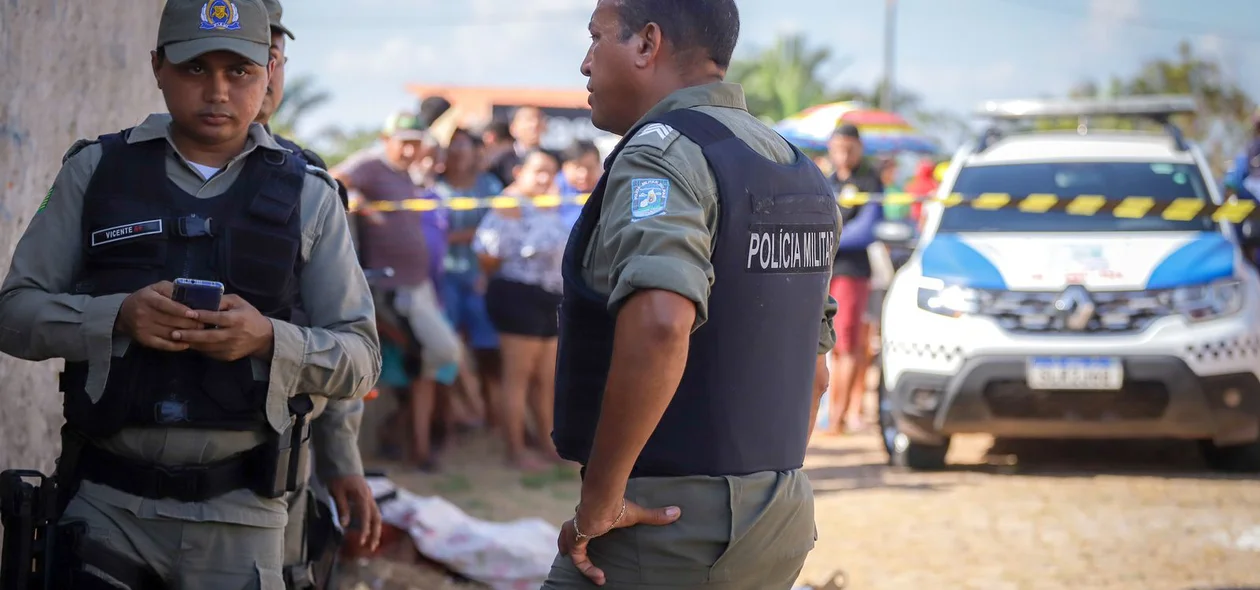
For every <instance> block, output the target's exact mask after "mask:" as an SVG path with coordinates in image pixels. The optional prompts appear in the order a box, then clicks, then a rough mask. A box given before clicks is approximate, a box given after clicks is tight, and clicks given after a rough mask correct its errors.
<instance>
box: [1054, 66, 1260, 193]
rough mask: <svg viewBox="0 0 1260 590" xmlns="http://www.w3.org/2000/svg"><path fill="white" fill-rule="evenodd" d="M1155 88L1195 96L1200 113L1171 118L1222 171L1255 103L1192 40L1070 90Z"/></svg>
mask: <svg viewBox="0 0 1260 590" xmlns="http://www.w3.org/2000/svg"><path fill="white" fill-rule="evenodd" d="M1156 94H1178V95H1189V96H1193V97H1194V98H1195V99H1196V101H1197V102H1198V108H1199V111H1198V113H1196V114H1194V115H1186V116H1178V117H1175V118H1174V120H1173V122H1174V123H1176V124H1177V125H1178V126H1180V127H1181V128H1182V130H1183V131H1185V133H1186V135H1187V136H1188V137H1189V138H1191V139H1193V140H1195V141H1198V142H1200V143H1201V144H1202V145H1203V148H1204V151H1205V152H1206V153H1207V156H1208V159H1209V161H1210V162H1211V163H1212V165H1213V167H1214V168H1216V172H1218V173H1219V172H1221V171H1222V169H1223V167H1224V166H1225V165H1226V162H1227V161H1228V159H1229V157H1230V156H1231V155H1232V153H1233V152H1234V151H1236V150H1238V149H1239V147H1240V146H1241V144H1242V143H1243V141H1245V139H1246V137H1247V136H1248V134H1249V131H1248V127H1249V126H1248V124H1247V121H1248V119H1249V117H1250V116H1251V113H1252V112H1253V111H1254V110H1255V108H1256V104H1255V101H1254V100H1252V98H1251V97H1250V96H1248V95H1247V93H1246V92H1245V91H1243V90H1242V88H1240V87H1239V86H1238V84H1237V83H1236V82H1234V81H1233V80H1231V79H1230V77H1229V76H1228V75H1227V73H1226V72H1225V70H1224V68H1223V67H1222V66H1221V64H1220V63H1217V62H1216V61H1213V60H1212V59H1210V58H1208V57H1206V56H1203V55H1200V54H1197V53H1195V51H1194V48H1193V46H1192V45H1191V44H1190V43H1189V42H1186V41H1183V42H1182V43H1180V44H1179V45H1178V47H1177V52H1176V55H1175V57H1173V58H1172V59H1163V58H1160V59H1152V60H1149V61H1147V62H1146V63H1145V64H1143V65H1142V67H1141V68H1139V69H1138V71H1137V72H1135V73H1133V74H1131V75H1129V76H1113V77H1112V78H1111V79H1110V80H1108V81H1107V82H1106V83H1105V84H1099V83H1097V82H1094V81H1086V82H1083V83H1081V84H1079V85H1077V86H1076V87H1075V88H1073V89H1072V90H1071V91H1070V92H1069V93H1068V95H1069V96H1070V97H1074V98H1107V97H1123V96H1149V95H1156ZM1077 125H1078V121H1076V120H1075V119H1072V120H1064V121H1053V122H1045V123H1043V124H1042V126H1043V127H1046V128H1056V129H1074V128H1076V126H1077ZM1091 125H1096V126H1100V127H1103V126H1105V127H1107V128H1112V129H1135V128H1145V127H1149V126H1150V125H1151V124H1150V123H1144V122H1140V121H1134V120H1115V119H1109V118H1106V117H1103V118H1099V119H1098V120H1097V121H1096V122H1091Z"/></svg>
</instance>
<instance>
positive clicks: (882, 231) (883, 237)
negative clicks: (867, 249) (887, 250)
mask: <svg viewBox="0 0 1260 590" xmlns="http://www.w3.org/2000/svg"><path fill="white" fill-rule="evenodd" d="M874 233H875V239H876V240H879V241H881V242H883V243H885V244H889V245H893V246H908V245H910V244H912V243H913V242H914V239H915V235H914V234H915V230H914V226H913V225H910V224H909V223H906V222H903V221H881V222H879V223H876V224H875V227H874Z"/></svg>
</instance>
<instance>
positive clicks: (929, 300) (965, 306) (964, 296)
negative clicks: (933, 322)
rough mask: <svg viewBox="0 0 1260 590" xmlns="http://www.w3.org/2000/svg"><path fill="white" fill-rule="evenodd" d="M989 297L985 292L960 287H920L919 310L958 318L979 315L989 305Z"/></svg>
mask: <svg viewBox="0 0 1260 590" xmlns="http://www.w3.org/2000/svg"><path fill="white" fill-rule="evenodd" d="M988 295H989V294H988V293H986V292H984V291H980V290H977V289H972V288H969V287H962V286H959V285H946V286H942V287H939V288H934V287H919V309H922V310H924V311H930V312H932V313H939V314H941V315H944V316H950V317H955V318H956V317H960V316H963V315H965V314H973V313H979V311H980V310H981V309H983V308H984V307H985V306H986V305H987V303H988Z"/></svg>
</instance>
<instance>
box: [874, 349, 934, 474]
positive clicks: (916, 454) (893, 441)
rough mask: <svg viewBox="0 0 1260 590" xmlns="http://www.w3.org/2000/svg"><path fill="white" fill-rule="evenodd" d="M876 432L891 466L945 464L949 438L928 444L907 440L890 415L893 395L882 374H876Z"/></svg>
mask: <svg viewBox="0 0 1260 590" xmlns="http://www.w3.org/2000/svg"><path fill="white" fill-rule="evenodd" d="M879 434H880V441H881V442H882V443H883V445H884V452H885V453H886V454H887V455H888V464H889V465H890V466H892V467H899V468H902V469H909V470H911V471H935V470H940V469H944V468H945V455H946V454H947V453H948V452H949V440H950V439H949V438H948V437H946V438H945V444H941V445H929V444H924V443H919V442H914V441H912V440H910V437H908V436H906V434H905V433H904V432H901V430H900V429H899V428H897V420H896V419H895V418H894V417H893V402H892V396H891V395H889V394H888V388H887V387H885V386H884V374H883V372H882V371H881V372H880V375H879Z"/></svg>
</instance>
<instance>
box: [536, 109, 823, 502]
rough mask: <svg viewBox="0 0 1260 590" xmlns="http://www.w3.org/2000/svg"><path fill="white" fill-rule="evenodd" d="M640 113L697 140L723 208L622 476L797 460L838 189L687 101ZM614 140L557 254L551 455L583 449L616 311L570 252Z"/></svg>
mask: <svg viewBox="0 0 1260 590" xmlns="http://www.w3.org/2000/svg"><path fill="white" fill-rule="evenodd" d="M648 122H658V123H664V124H666V125H669V126H671V127H673V128H674V129H676V130H678V131H679V132H680V133H682V134H683V135H685V136H687V137H688V138H690V139H691V140H692V141H694V142H696V143H697V144H699V145H700V146H701V147H702V148H703V150H704V155H705V158H706V159H707V160H708V163H709V167H710V168H711V169H712V171H713V174H714V176H715V178H716V179H717V184H718V199H719V211H720V216H719V220H718V230H717V235H716V246H715V248H714V252H713V257H712V262H713V267H714V283H713V288H712V292H711V295H710V297H709V318H708V321H707V322H706V323H705V324H704V325H703V326H701V327H700V329H698V330H696V331H695V332H694V333H693V334H692V336H691V343H690V352H689V353H688V357H687V367H686V370H685V371H684V373H683V378H682V382H681V384H680V385H679V386H678V391H677V392H676V393H675V395H674V398H673V401H672V402H670V405H669V408H668V409H667V410H666V411H665V415H664V416H663V417H662V418H661V421H660V423H659V424H658V425H657V427H656V431H655V432H653V433H652V437H651V438H650V439H649V440H648V443H647V445H646V446H645V447H644V448H643V452H642V453H641V454H640V455H639V459H638V461H637V462H636V463H635V468H634V471H633V472H632V475H633V476H634V477H653V476H656V477H664V476H684V475H714V476H717V475H743V474H748V473H755V472H759V471H786V470H791V469H797V468H800V467H801V465H802V463H803V462H804V458H805V446H806V442H807V441H806V439H807V438H808V432H809V414H810V404H811V403H812V400H813V393H812V392H813V382H814V367H815V361H816V359H817V358H818V330H819V322H820V321H821V318H822V317H823V305H824V303H825V300H826V297H827V283H828V280H829V279H830V276H831V273H830V271H831V254H832V252H834V248H835V243H836V238H837V236H836V215H837V213H836V205H835V197H834V196H833V194H832V192H831V190H830V188H829V187H828V185H827V180H826V178H824V177H823V175H822V173H821V172H819V171H818V168H817V167H816V166H815V165H814V164H813V162H811V161H810V159H809V158H808V157H806V156H805V155H803V154H801V153H800V152H799V151H796V162H795V163H794V164H792V165H780V164H778V163H775V162H773V161H771V160H768V159H766V158H764V157H762V156H761V155H759V154H758V153H757V152H755V151H754V150H753V149H752V148H750V147H748V145H747V144H745V143H744V142H743V141H742V140H740V139H739V138H737V137H735V136H734V135H733V134H732V133H731V132H730V130H729V129H727V128H726V127H725V126H724V125H722V124H721V123H719V122H718V121H717V120H715V119H713V118H712V117H710V116H708V115H705V114H704V113H701V112H699V111H695V110H689V109H682V110H675V111H671V112H668V113H666V114H664V115H661V116H660V117H656V118H655V119H653V120H652V121H648ZM636 131H637V129H635V130H631V131H630V133H627V134H626V135H625V137H626V138H629V137H633V136H634V134H635V132H636ZM624 141H625V140H624V139H623V144H624ZM621 147H622V146H621V145H618V147H617V149H616V150H615V151H614V152H613V153H612V155H611V156H609V158H608V160H606V162H605V174H604V177H603V178H602V179H601V180H600V182H599V186H598V187H596V189H595V192H594V193H593V194H592V195H591V197H590V199H589V200H588V201H587V203H586V205H585V206H584V207H583V208H582V214H581V217H579V221H578V224H577V228H576V229H575V230H574V231H573V233H572V234H571V235H570V237H569V244H568V247H567V249H566V251H565V260H564V278H565V288H564V300H563V303H562V304H561V309H560V315H561V321H560V342H559V356H558V361H557V372H556V410H555V431H554V432H553V439H554V440H555V443H556V447H557V448H558V449H559V451H560V454H561V455H562V456H564V457H565V458H566V459H569V460H572V461H577V462H578V463H581V464H585V463H586V462H587V459H588V458H589V456H590V449H591V444H592V442H593V438H594V434H595V426H596V423H597V422H598V419H599V413H600V403H601V400H602V397H603V391H604V387H605V384H606V382H607V379H608V369H609V364H610V362H611V358H612V349H613V329H614V326H615V321H616V319H615V317H614V316H613V315H612V314H610V313H609V312H608V306H607V303H608V300H607V298H606V297H603V296H601V295H599V294H598V293H596V292H595V291H594V290H592V289H591V288H590V287H589V286H588V285H586V284H585V283H584V281H583V280H582V278H581V277H582V263H581V261H582V259H583V256H584V253H585V252H586V248H587V244H588V242H589V241H590V239H591V236H592V233H593V231H594V228H595V225H596V222H597V221H598V220H599V214H600V208H601V205H602V203H603V197H604V189H605V181H606V179H607V177H608V169H610V168H611V166H612V162H613V160H614V159H615V158H616V157H617V155H618V153H620V151H621ZM793 149H794V150H795V148H793Z"/></svg>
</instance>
